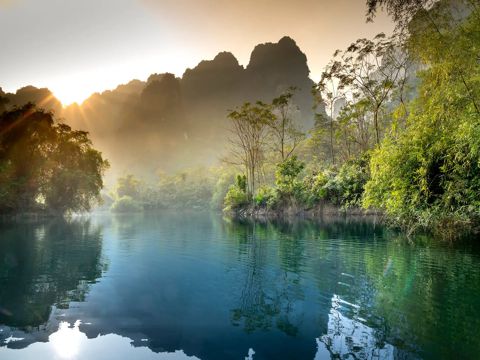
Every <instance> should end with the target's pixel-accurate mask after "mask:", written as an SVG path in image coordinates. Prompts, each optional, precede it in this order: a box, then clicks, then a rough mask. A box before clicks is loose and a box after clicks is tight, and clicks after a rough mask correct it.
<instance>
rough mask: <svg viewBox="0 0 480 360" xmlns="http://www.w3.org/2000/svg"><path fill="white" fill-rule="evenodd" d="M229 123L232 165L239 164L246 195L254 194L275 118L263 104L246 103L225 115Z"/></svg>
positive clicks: (268, 107)
mask: <svg viewBox="0 0 480 360" xmlns="http://www.w3.org/2000/svg"><path fill="white" fill-rule="evenodd" d="M228 118H229V119H230V120H231V124H232V127H231V132H232V137H231V138H230V139H229V141H230V145H231V154H232V158H231V160H229V161H230V162H231V163H234V164H237V165H241V166H243V167H244V169H245V174H246V176H247V183H248V186H247V193H248V195H249V196H250V197H251V196H252V195H253V194H255V189H256V185H257V184H258V182H259V179H260V173H261V168H262V163H263V160H264V152H265V147H266V142H267V137H268V133H269V129H270V127H271V124H272V122H273V121H274V119H275V116H274V114H273V113H272V111H271V108H270V106H268V105H267V104H265V103H262V102H257V103H255V104H251V103H248V102H247V103H245V104H243V105H242V106H241V107H240V108H238V109H237V110H234V111H231V112H230V113H229V114H228Z"/></svg>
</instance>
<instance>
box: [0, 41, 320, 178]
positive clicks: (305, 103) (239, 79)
mask: <svg viewBox="0 0 480 360" xmlns="http://www.w3.org/2000/svg"><path fill="white" fill-rule="evenodd" d="M308 75H309V69H308V66H307V59H306V56H305V54H303V53H302V52H301V50H300V49H299V48H298V46H297V45H296V43H295V42H294V41H293V40H292V39H290V38H288V37H284V38H282V39H281V40H280V41H279V42H278V43H266V44H261V45H257V46H256V47H255V49H254V50H253V52H252V54H251V58H250V62H249V64H248V66H246V68H244V67H243V66H241V65H239V63H238V61H237V59H236V58H235V57H234V56H233V55H232V54H231V53H228V52H221V53H219V54H218V55H217V56H216V57H215V58H214V59H213V60H208V61H202V62H200V63H199V64H198V65H197V66H196V67H194V68H193V69H187V70H186V71H185V73H184V74H183V76H182V78H176V77H175V76H174V75H172V74H153V75H152V76H150V77H149V79H148V80H147V81H146V82H142V81H139V80H133V81H131V82H130V83H128V84H126V85H120V86H119V87H117V88H116V89H114V90H112V91H105V92H103V93H101V94H93V95H92V96H90V97H89V98H88V99H87V100H85V102H84V103H83V104H81V105H76V104H74V105H71V106H68V107H67V108H65V109H62V107H61V104H60V103H59V102H58V100H56V99H55V98H54V97H53V96H52V94H51V93H50V92H49V91H48V90H47V89H36V88H34V87H31V86H30V87H25V88H23V89H20V90H18V92H17V93H16V94H6V98H7V99H8V100H9V104H10V105H20V104H22V103H25V102H27V101H34V102H36V103H37V104H39V105H40V106H42V107H45V108H47V109H52V110H54V111H55V112H56V113H57V115H59V116H60V117H64V118H65V119H66V121H67V123H69V124H70V125H72V126H73V127H75V128H79V129H82V130H87V131H89V132H90V133H91V136H92V139H93V140H94V144H95V146H97V147H98V148H99V149H100V150H101V151H103V152H104V153H105V155H106V157H107V158H108V159H109V160H110V162H111V163H112V166H113V168H114V170H117V171H122V170H128V171H138V172H147V171H149V172H150V174H151V173H153V172H154V171H155V170H157V169H159V168H162V169H164V170H171V169H175V168H179V167H185V166H190V165H194V164H202V163H203V164H204V163H209V162H212V161H216V160H217V159H218V158H219V157H220V155H221V152H222V151H223V150H224V146H225V138H226V133H227V128H228V121H227V120H226V114H227V112H228V110H229V109H232V108H233V107H235V106H237V105H240V104H242V103H243V102H244V101H256V100H263V101H271V100H272V99H273V98H274V97H275V96H278V95H279V94H280V93H281V92H282V91H284V90H285V89H286V88H288V87H290V86H296V87H297V88H298V89H299V90H298V92H297V94H296V96H295V103H296V104H297V105H298V106H299V107H300V110H301V121H302V122H303V127H305V128H308V127H309V126H311V125H312V110H311V108H312V97H311V93H310V90H311V87H312V85H313V82H312V81H311V80H310V79H309V77H308ZM0 94H1V93H0Z"/></svg>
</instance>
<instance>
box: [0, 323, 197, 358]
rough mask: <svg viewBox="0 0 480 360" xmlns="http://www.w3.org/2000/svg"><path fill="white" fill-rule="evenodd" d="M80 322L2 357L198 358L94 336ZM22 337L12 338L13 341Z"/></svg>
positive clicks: (110, 336) (4, 350)
mask: <svg viewBox="0 0 480 360" xmlns="http://www.w3.org/2000/svg"><path fill="white" fill-rule="evenodd" d="M79 325H80V322H79V321H77V322H76V323H75V324H73V325H72V326H70V324H69V323H67V322H61V323H60V325H59V328H58V330H57V331H56V332H54V333H53V334H51V335H50V336H49V339H48V340H49V342H47V343H34V344H31V345H29V346H28V347H26V348H24V349H21V350H14V349H8V348H1V349H0V358H1V359H2V360H10V359H12V360H13V359H15V360H18V359H22V360H38V359H49V360H57V359H58V360H75V359H95V360H111V359H118V360H120V359H135V360H184V359H192V360H195V359H197V360H198V358H197V357H195V356H187V355H186V354H185V353H184V352H183V351H181V350H177V351H174V352H160V353H154V352H152V351H151V350H150V349H148V348H147V347H133V346H132V344H131V340H130V339H129V338H126V337H122V336H119V335H114V334H108V335H99V336H97V337H96V338H94V339H88V338H87V336H86V335H85V334H84V333H82V332H81V331H80V330H79ZM15 340H20V338H14V339H10V342H12V341H13V342H14V341H15Z"/></svg>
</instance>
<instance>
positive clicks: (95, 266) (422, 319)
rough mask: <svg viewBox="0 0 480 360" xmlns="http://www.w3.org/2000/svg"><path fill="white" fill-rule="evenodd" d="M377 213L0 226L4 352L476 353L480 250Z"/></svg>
mask: <svg viewBox="0 0 480 360" xmlns="http://www.w3.org/2000/svg"><path fill="white" fill-rule="evenodd" d="M472 240H473V241H471V242H470V245H465V244H463V245H462V244H457V245H455V246H452V245H448V244H440V243H439V242H436V241H434V240H433V239H429V238H417V239H415V241H414V242H411V243H409V242H406V241H405V240H404V239H403V238H401V237H400V236H398V235H397V234H395V233H392V232H390V231H387V230H385V229H383V228H382V227H379V226H375V225H374V224H373V223H372V222H359V221H353V220H350V221H347V220H345V219H336V220H328V221H323V222H318V223H313V222H307V221H303V222H302V221H298V222H294V223H281V222H276V223H252V222H235V221H227V220H224V219H222V218H221V217H220V216H218V215H212V214H194V213H191V214H161V213H158V214H145V215H134V216H132V215H124V216H113V215H110V214H103V215H101V214H100V215H94V216H93V215H92V216H90V217H88V218H74V219H72V220H70V221H68V222H65V221H58V220H57V221H49V222H15V223H2V224H1V225H0V359H2V360H3V359H27V360H29V359H202V360H206V359H242V360H243V359H254V360H260V359H316V360H318V359H331V358H332V359H417V358H423V359H443V358H445V359H448V358H456V359H478V358H480V311H479V309H480V249H478V248H477V247H476V246H474V245H472V243H475V239H472Z"/></svg>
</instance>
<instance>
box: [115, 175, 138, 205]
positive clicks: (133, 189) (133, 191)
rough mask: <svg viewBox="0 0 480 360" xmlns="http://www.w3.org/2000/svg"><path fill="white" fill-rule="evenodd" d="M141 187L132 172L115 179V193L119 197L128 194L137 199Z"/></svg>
mask: <svg viewBox="0 0 480 360" xmlns="http://www.w3.org/2000/svg"><path fill="white" fill-rule="evenodd" d="M141 187H142V183H141V181H140V180H139V179H137V178H136V177H135V176H133V175H132V174H128V175H126V176H124V177H120V178H119V179H118V180H117V189H116V195H117V197H119V198H121V197H124V196H129V197H131V198H133V199H138V198H139V197H140V188H141Z"/></svg>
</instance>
